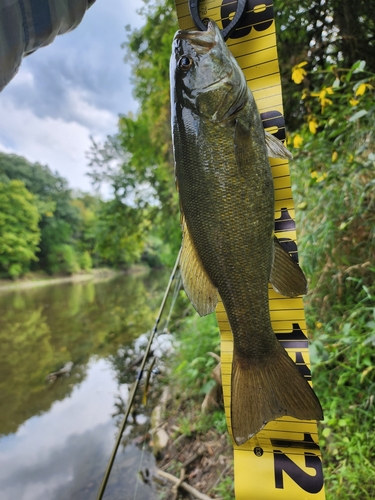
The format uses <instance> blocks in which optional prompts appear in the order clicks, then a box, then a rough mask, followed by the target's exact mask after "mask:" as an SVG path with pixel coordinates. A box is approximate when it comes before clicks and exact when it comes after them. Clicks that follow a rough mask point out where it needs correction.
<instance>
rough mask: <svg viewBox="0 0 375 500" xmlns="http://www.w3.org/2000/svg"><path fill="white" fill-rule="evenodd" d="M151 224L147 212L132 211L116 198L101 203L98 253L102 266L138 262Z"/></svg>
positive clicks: (97, 242)
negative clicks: (145, 232)
mask: <svg viewBox="0 0 375 500" xmlns="http://www.w3.org/2000/svg"><path fill="white" fill-rule="evenodd" d="M148 224H149V222H148V220H147V218H146V217H145V211H144V210H140V209H139V208H133V207H130V206H129V205H127V204H125V203H122V202H121V201H120V200H119V199H117V198H115V199H114V200H112V201H108V202H102V204H101V208H100V210H99V213H98V220H97V227H96V248H95V250H96V253H97V254H98V256H99V257H100V259H101V260H102V262H103V263H105V264H107V265H112V266H115V267H119V268H126V267H129V265H130V264H132V263H134V262H137V261H139V259H140V257H141V255H142V251H143V247H144V239H143V233H144V231H146V230H147V226H148Z"/></svg>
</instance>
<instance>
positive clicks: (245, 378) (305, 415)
mask: <svg viewBox="0 0 375 500" xmlns="http://www.w3.org/2000/svg"><path fill="white" fill-rule="evenodd" d="M285 415H288V416H290V417H294V418H298V419H300V420H321V419H323V410H322V407H321V406H320V403H319V400H318V398H317V396H316V395H315V393H314V391H313V390H312V388H311V387H310V386H309V384H308V382H307V381H306V380H305V379H304V378H303V377H302V375H301V374H300V373H299V371H298V369H297V367H296V365H295V364H294V362H293V361H292V359H291V358H290V357H289V356H288V354H287V352H286V351H285V350H284V348H283V347H281V345H279V348H278V349H276V352H274V353H273V355H272V357H268V358H267V359H266V360H262V361H261V362H260V361H258V362H255V363H254V362H251V361H249V360H247V359H246V360H242V359H241V358H239V357H238V356H236V353H235V352H234V356H233V365H232V390H231V424H232V431H233V438H234V440H235V442H236V444H237V445H241V444H244V443H245V442H246V441H247V440H248V439H250V438H252V437H253V436H254V435H255V434H256V433H257V432H259V431H260V430H261V429H262V428H263V427H264V426H265V425H266V423H267V422H270V421H272V420H275V419H276V418H279V417H282V416H285Z"/></svg>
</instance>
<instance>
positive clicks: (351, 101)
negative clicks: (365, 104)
mask: <svg viewBox="0 0 375 500" xmlns="http://www.w3.org/2000/svg"><path fill="white" fill-rule="evenodd" d="M349 102H350V104H351V105H352V106H357V104H358V103H359V101H358V99H354V97H352V98H351V99H350V101H349Z"/></svg>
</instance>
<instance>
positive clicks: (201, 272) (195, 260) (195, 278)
mask: <svg viewBox="0 0 375 500" xmlns="http://www.w3.org/2000/svg"><path fill="white" fill-rule="evenodd" d="M181 224H182V234H183V239H182V251H181V257H180V270H181V277H182V283H183V285H184V289H185V292H186V295H187V296H188V297H189V299H190V302H191V303H192V304H193V306H194V309H195V310H196V311H197V313H198V314H199V315H200V316H205V315H206V314H210V313H212V312H213V311H214V310H215V308H216V305H217V302H218V292H217V288H216V287H215V286H214V285H213V284H212V281H211V280H210V278H209V277H208V275H207V273H206V270H205V269H204V267H203V264H202V262H201V260H200V258H199V255H198V253H197V251H196V249H195V246H194V243H193V241H192V239H191V237H190V233H189V230H188V227H187V225H186V221H185V218H184V216H182V217H181Z"/></svg>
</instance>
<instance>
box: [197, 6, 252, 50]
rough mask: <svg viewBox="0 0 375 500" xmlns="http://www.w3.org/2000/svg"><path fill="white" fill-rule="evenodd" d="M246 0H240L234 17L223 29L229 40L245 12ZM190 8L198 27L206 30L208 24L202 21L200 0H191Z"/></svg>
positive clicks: (222, 31)
mask: <svg viewBox="0 0 375 500" xmlns="http://www.w3.org/2000/svg"><path fill="white" fill-rule="evenodd" d="M246 2H247V0H238V4H237V11H236V14H235V16H234V18H233V19H232V21H231V22H230V23H229V24H228V26H227V27H226V28H225V29H223V30H221V34H222V37H223V38H224V40H227V39H228V38H229V37H230V35H231V34H232V33H233V31H234V30H235V29H236V27H237V24H238V23H239V21H240V20H241V17H242V16H243V14H244V13H245V7H246ZM189 10H190V15H191V17H192V18H193V21H194V23H195V25H196V27H197V28H199V29H200V30H201V31H206V30H207V25H206V24H205V23H204V21H202V19H201V18H200V16H199V0H189Z"/></svg>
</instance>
